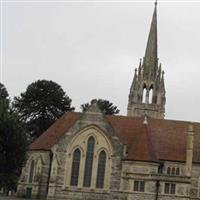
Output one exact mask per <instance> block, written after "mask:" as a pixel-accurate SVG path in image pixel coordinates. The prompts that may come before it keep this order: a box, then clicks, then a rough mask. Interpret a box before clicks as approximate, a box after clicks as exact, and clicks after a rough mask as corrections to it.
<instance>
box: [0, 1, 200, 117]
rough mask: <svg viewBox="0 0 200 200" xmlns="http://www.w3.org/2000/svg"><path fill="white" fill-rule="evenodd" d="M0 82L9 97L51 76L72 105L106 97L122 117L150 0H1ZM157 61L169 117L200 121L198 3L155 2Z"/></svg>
mask: <svg viewBox="0 0 200 200" xmlns="http://www.w3.org/2000/svg"><path fill="white" fill-rule="evenodd" d="M1 5H2V7H1V10H2V15H1V16H2V18H1V22H2V24H1V27H2V29H1V37H2V42H1V44H2V48H1V50H2V51H1V53H2V59H1V65H2V66H1V69H2V71H1V79H2V80H1V81H2V82H3V83H4V84H5V86H6V87H7V89H8V92H9V93H10V95H11V96H12V97H13V96H16V95H19V94H20V93H21V92H24V91H25V89H26V87H27V85H28V84H30V83H31V82H33V81H36V80H38V79H48V80H50V79H51V80H53V81H55V82H57V83H58V84H60V85H61V86H62V87H63V89H64V90H65V91H66V93H67V94H68V95H69V96H70V98H72V104H73V106H75V107H76V111H79V110H80V105H81V104H82V103H85V102H88V101H90V100H91V99H92V98H103V99H108V100H110V101H112V102H114V104H116V105H117V106H118V107H119V109H120V114H122V115H126V108H127V102H128V94H129V88H130V85H131V81H132V78H133V74H134V68H135V67H138V64H139V59H140V58H142V57H143V56H144V52H145V47H146V42H147V37H148V33H149V28H150V22H151V17H152V13H153V8H154V3H153V1H137V2H136V1H120V2H119V1H118V2H116V1H115V2H114V1H113V2H112V1H109V2H108V1H107V2H106V1H96V2H95V1H91V2H89V1H87V2H72V1H71V2H66V1H54V2H49V1H36V0H35V1H34V0H32V1H29V0H24V1H17V0H12V1H11V0H6V1H2V4H1ZM158 48H159V59H160V62H161V63H162V67H163V69H164V70H165V85H166V97H167V102H166V118H168V119H178V120H188V121H200V113H199V111H200V92H199V86H200V78H199V77H200V1H188V2H187V1H185V2H183V1H159V3H158Z"/></svg>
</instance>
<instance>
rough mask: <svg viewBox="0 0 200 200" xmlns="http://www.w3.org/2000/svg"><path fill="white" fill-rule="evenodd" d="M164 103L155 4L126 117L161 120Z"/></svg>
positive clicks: (131, 90)
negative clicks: (144, 117) (144, 50)
mask: <svg viewBox="0 0 200 200" xmlns="http://www.w3.org/2000/svg"><path fill="white" fill-rule="evenodd" d="M165 101H166V100H165V84H164V71H162V68H161V64H159V62H158V47H157V2H156V3H155V8H154V13H153V18H152V22H151V28H150V32H149V37H148V41H147V46H146V52H145V56H144V58H143V60H140V64H139V67H138V69H135V74H134V78H133V82H132V85H131V88H130V94H129V102H128V108H127V115H128V116H144V115H147V116H149V117H152V118H160V119H163V118H164V116H165Z"/></svg>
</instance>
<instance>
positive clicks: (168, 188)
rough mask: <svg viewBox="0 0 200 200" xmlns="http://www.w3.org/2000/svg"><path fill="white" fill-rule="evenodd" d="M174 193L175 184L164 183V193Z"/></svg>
mask: <svg viewBox="0 0 200 200" xmlns="http://www.w3.org/2000/svg"><path fill="white" fill-rule="evenodd" d="M175 193H176V184H174V183H165V194H175Z"/></svg>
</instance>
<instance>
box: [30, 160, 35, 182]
mask: <svg viewBox="0 0 200 200" xmlns="http://www.w3.org/2000/svg"><path fill="white" fill-rule="evenodd" d="M34 168H35V163H34V160H32V161H31V166H30V172H29V183H32V182H33V175H34Z"/></svg>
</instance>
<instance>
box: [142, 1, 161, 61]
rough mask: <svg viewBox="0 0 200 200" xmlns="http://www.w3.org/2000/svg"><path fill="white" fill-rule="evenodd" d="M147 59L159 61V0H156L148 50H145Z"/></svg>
mask: <svg viewBox="0 0 200 200" xmlns="http://www.w3.org/2000/svg"><path fill="white" fill-rule="evenodd" d="M145 58H146V59H151V60H152V59H153V60H154V61H155V62H157V58H158V55H157V1H156V2H155V8H154V13H153V18H152V21H151V28H150V32H149V37H148V42H147V47H146V52H145Z"/></svg>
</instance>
